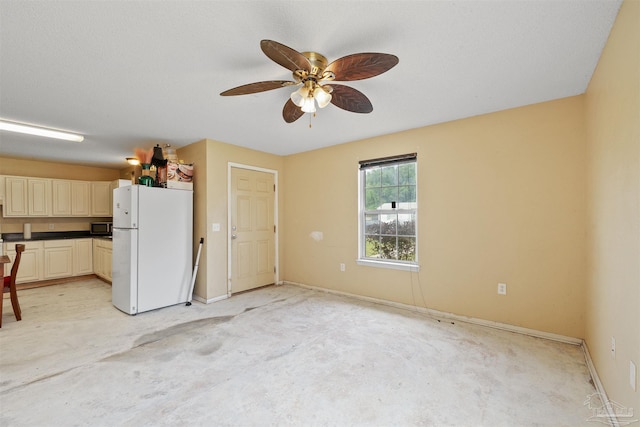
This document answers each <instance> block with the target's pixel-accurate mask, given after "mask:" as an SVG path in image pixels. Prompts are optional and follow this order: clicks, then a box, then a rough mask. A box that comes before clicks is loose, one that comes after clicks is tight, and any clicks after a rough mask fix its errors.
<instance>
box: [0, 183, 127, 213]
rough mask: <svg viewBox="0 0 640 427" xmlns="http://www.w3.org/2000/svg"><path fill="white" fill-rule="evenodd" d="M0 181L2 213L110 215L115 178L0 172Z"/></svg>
mask: <svg viewBox="0 0 640 427" xmlns="http://www.w3.org/2000/svg"><path fill="white" fill-rule="evenodd" d="M124 182H128V181H124ZM0 185H1V186H2V191H0V198H1V199H0V200H2V204H3V209H2V213H3V215H4V216H5V217H34V216H35V217H42V216H49V217H50V216H54V217H110V216H111V215H112V209H113V208H112V207H113V188H114V187H116V186H117V185H118V181H77V180H72V179H50V178H33V177H26V176H9V175H3V176H0Z"/></svg>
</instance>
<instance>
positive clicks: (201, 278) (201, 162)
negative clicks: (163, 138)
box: [177, 140, 209, 299]
mask: <svg viewBox="0 0 640 427" xmlns="http://www.w3.org/2000/svg"><path fill="white" fill-rule="evenodd" d="M177 154H178V155H179V156H180V158H181V159H183V160H184V161H185V163H193V167H194V169H193V260H194V262H195V259H196V256H197V253H198V246H199V243H200V238H201V237H204V238H205V243H204V245H203V246H202V253H201V255H200V262H199V266H198V273H197V276H196V283H195V287H194V290H193V292H194V294H195V295H197V296H199V297H201V298H204V299H207V297H206V295H207V280H208V278H207V272H208V268H207V267H208V263H207V262H206V260H207V252H208V251H207V248H208V246H209V236H208V235H207V187H208V185H207V175H208V173H207V144H206V141H204V140H203V141H199V142H195V143H193V144H190V145H187V146H185V147H183V148H180V149H178V151H177Z"/></svg>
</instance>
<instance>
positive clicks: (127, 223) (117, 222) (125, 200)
mask: <svg viewBox="0 0 640 427" xmlns="http://www.w3.org/2000/svg"><path fill="white" fill-rule="evenodd" d="M138 192H139V186H138V185H129V186H127V187H119V188H115V189H114V190H113V227H114V228H138Z"/></svg>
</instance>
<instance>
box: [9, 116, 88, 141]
mask: <svg viewBox="0 0 640 427" xmlns="http://www.w3.org/2000/svg"><path fill="white" fill-rule="evenodd" d="M0 130H6V131H9V132H18V133H26V134H29V135H37V136H46V137H47V138H56V139H64V140H66V141H74V142H82V141H83V140H84V136H82V135H78V134H75V133H69V132H62V131H59V130H55V129H47V128H42V127H37V126H31V125H26V124H24V123H16V122H10V121H7V120H0Z"/></svg>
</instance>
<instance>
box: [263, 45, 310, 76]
mask: <svg viewBox="0 0 640 427" xmlns="http://www.w3.org/2000/svg"><path fill="white" fill-rule="evenodd" d="M260 48H261V49H262V51H263V52H264V54H265V55H267V56H268V57H269V58H270V59H271V60H272V61H273V62H276V63H278V64H280V65H282V66H283V67H284V68H286V69H288V70H291V71H296V70H305V71H307V72H309V71H311V63H310V62H309V60H308V59H307V58H306V57H305V56H304V55H303V54H301V53H300V52H297V51H295V50H293V49H291V48H290V47H288V46H285V45H283V44H282V43H278V42H274V41H273V40H262V41H261V42H260Z"/></svg>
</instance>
